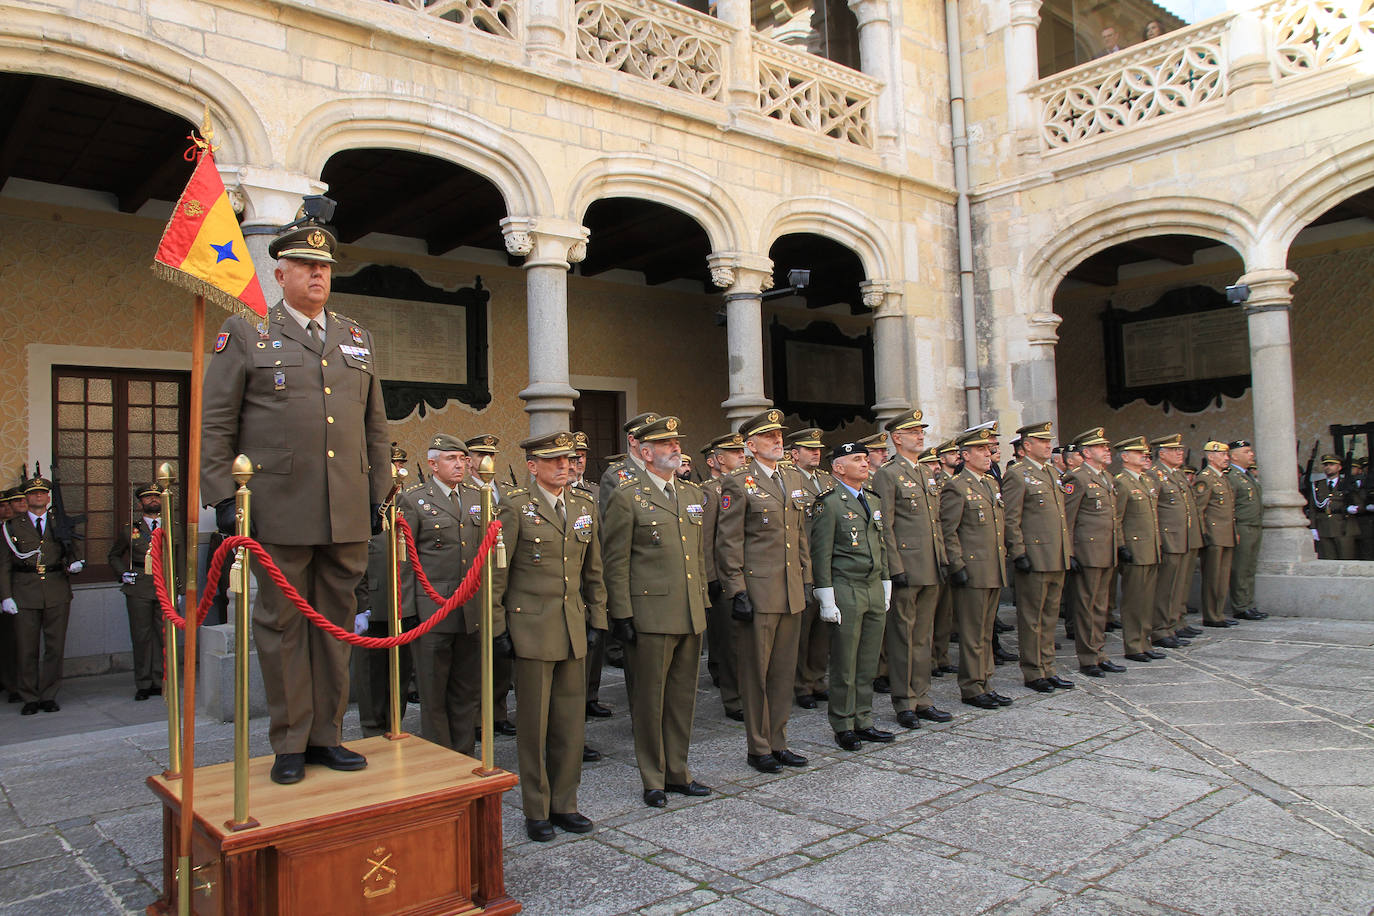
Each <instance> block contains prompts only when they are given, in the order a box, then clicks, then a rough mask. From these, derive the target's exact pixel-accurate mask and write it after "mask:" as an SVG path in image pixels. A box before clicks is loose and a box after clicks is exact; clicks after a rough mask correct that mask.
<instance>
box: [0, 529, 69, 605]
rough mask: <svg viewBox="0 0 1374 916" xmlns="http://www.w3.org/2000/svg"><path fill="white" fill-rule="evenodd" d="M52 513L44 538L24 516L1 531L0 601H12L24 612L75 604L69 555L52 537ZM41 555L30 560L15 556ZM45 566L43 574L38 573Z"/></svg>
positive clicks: (29, 558) (44, 531)
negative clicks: (69, 576) (10, 599)
mask: <svg viewBox="0 0 1374 916" xmlns="http://www.w3.org/2000/svg"><path fill="white" fill-rule="evenodd" d="M52 524H53V516H52V513H51V512H49V513H48V515H47V517H46V518H45V519H44V520H43V537H42V540H41V541H40V539H39V537H38V529H37V528H35V527H33V522H31V521H29V514H28V512H22V513H20V514H19V515H17V516H15V517H14V518H12V519H9V520H8V521H6V522H5V523H4V525H3V528H0V539H3V543H0V599H5V598H13V599H14V603H15V604H17V605H19V606H20V607H22V608H44V607H56V606H57V605H60V604H65V603H67V602H69V601H71V600H72V585H71V582H69V581H68V579H67V564H68V563H70V562H72V560H73V559H74V558H70V557H68V556H67V555H66V551H65V550H64V548H63V547H62V544H61V542H59V541H58V540H57V539H56V538H54V537H53V536H52V534H51V533H50V532H51V526H52ZM35 550H36V551H38V552H37V553H34V554H33V556H30V557H20V556H17V555H16V553H15V552H16V551H18V553H19V554H27V553H30V552H31V551H35ZM40 564H41V565H42V567H43V572H42V573H40V572H39V571H38V567H39V565H40Z"/></svg>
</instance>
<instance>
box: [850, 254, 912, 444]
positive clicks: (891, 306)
mask: <svg viewBox="0 0 1374 916" xmlns="http://www.w3.org/2000/svg"><path fill="white" fill-rule="evenodd" d="M859 289H860V291H861V294H862V295H863V303H864V305H866V306H868V307H869V308H871V309H873V396H874V398H875V399H876V401H877V403H875V404H874V405H873V412H874V413H875V414H877V416H878V426H880V427H882V428H883V429H886V428H887V421H888V420H891V419H892V418H893V417H895V416H897V414H899V413H901V412H902V411H904V410H908V409H910V407H911V404H910V402H908V400H907V397H906V340H905V339H904V335H903V333H902V331H903V329H904V328H905V326H906V322H905V321H903V320H902V319H903V315H902V296H901V294H900V293H894V292H891V291H890V290H889V284H888V282H887V281H886V280H865V281H864V282H862V283H860V284H859Z"/></svg>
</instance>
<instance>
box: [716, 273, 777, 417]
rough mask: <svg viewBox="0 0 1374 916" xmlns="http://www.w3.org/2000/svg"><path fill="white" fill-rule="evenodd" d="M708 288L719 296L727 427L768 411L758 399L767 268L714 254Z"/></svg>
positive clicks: (765, 401) (766, 404)
mask: <svg viewBox="0 0 1374 916" xmlns="http://www.w3.org/2000/svg"><path fill="white" fill-rule="evenodd" d="M707 263H708V264H709V265H710V268H711V282H713V283H715V284H716V286H719V287H721V288H722V289H724V290H725V340H726V343H725V345H726V349H727V352H728V354H729V372H730V396H729V397H728V398H726V399H725V400H724V401H722V402H721V405H720V406H721V407H724V408H725V415H726V416H727V417H729V419H730V427H731V428H732V429H738V428H739V425H740V423H742V422H743V421H745V420H747V419H749V418H750V417H752V416H754V415H755V414H757V413H758V412H759V411H761V410H763V409H764V408H766V407H770V406H772V404H773V402H772V401H770V400H769V399H768V398H767V397H766V396H764V393H763V292H764V290H766V289H769V288H771V287H772V285H773V262H772V260H771V259H769V258H767V257H763V256H760V255H747V254H739V253H734V252H728V253H725V252H723V253H716V254H712V255H710V257H708V258H707Z"/></svg>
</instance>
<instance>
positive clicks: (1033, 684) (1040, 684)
mask: <svg viewBox="0 0 1374 916" xmlns="http://www.w3.org/2000/svg"><path fill="white" fill-rule="evenodd" d="M1026 686H1027V687H1029V688H1030V689H1031V690H1036V691H1039V692H1040V693H1054V682H1053V681H1051V680H1050V679H1049V678H1047V677H1038V678H1036V679H1035V680H1033V681H1026Z"/></svg>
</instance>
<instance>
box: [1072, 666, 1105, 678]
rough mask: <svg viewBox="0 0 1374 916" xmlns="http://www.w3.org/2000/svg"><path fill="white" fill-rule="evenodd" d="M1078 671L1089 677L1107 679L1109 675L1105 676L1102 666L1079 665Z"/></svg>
mask: <svg viewBox="0 0 1374 916" xmlns="http://www.w3.org/2000/svg"><path fill="white" fill-rule="evenodd" d="M1078 670H1079V671H1081V672H1083V673H1084V674H1086V675H1087V676H1088V677H1106V676H1107V675H1105V674H1103V673H1102V668H1101V666H1099V665H1079V666H1078Z"/></svg>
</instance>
